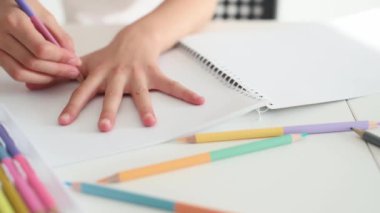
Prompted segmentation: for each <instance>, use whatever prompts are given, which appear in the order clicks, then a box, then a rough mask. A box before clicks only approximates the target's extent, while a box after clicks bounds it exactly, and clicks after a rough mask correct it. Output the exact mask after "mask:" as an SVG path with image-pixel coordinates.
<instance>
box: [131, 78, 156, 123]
mask: <svg viewBox="0 0 380 213" xmlns="http://www.w3.org/2000/svg"><path fill="white" fill-rule="evenodd" d="M131 81H132V85H131V91H130V93H131V95H132V98H133V101H134V103H135V105H136V108H137V110H138V112H139V114H140V118H141V120H142V122H143V124H144V125H145V126H148V127H150V126H153V125H154V124H155V123H156V117H155V115H154V112H153V107H152V102H151V99H150V94H149V88H148V85H147V83H146V81H145V79H144V77H143V76H141V75H140V76H139V75H136V76H134V78H133V79H131Z"/></svg>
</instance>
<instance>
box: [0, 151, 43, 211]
mask: <svg viewBox="0 0 380 213" xmlns="http://www.w3.org/2000/svg"><path fill="white" fill-rule="evenodd" d="M0 160H1V162H2V163H3V164H4V165H5V167H6V168H7V170H8V171H9V173H10V175H11V176H12V178H13V181H14V184H15V186H16V189H17V191H18V192H19V193H20V195H21V197H22V198H23V200H24V201H25V203H26V205H27V206H28V208H29V210H30V211H31V212H32V213H44V212H46V210H45V208H44V206H43V205H42V203H41V201H40V200H39V199H38V197H37V195H36V194H35V192H34V191H33V190H32V188H30V186H29V185H28V183H27V182H26V180H25V179H24V178H23V177H22V176H21V174H20V172H19V171H18V170H17V168H16V167H15V165H14V164H13V162H12V159H11V158H10V157H9V155H8V154H7V152H6V151H5V149H4V147H2V146H0Z"/></svg>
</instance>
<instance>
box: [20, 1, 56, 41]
mask: <svg viewBox="0 0 380 213" xmlns="http://www.w3.org/2000/svg"><path fill="white" fill-rule="evenodd" d="M16 2H17V4H18V6H19V7H20V9H21V10H22V11H24V12H25V13H26V14H27V15H28V16H29V18H30V20H31V21H32V23H33V25H34V27H35V28H36V29H37V30H38V32H40V33H41V35H42V36H43V37H44V38H45V39H46V40H48V41H50V42H51V43H53V44H55V45H57V46H59V47H60V46H61V45H59V43H58V42H57V40H56V39H55V38H54V36H53V35H52V34H51V33H50V31H49V30H48V28H47V27H46V26H45V24H44V23H42V21H41V20H40V19H39V18H38V17H37V16H36V15H35V14H34V13H33V10H32V8H30V7H29V6H28V4H27V3H26V2H25V1H24V0H16Z"/></svg>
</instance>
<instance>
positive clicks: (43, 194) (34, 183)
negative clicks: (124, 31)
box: [0, 123, 57, 212]
mask: <svg viewBox="0 0 380 213" xmlns="http://www.w3.org/2000/svg"><path fill="white" fill-rule="evenodd" d="M0 138H1V140H2V141H3V142H4V143H5V148H6V151H7V152H8V153H9V155H10V156H11V157H12V158H13V159H14V160H16V161H17V162H18V163H19V165H20V166H21V168H22V170H23V171H24V172H25V174H26V177H27V180H28V183H29V185H30V186H31V187H32V188H33V189H34V191H35V192H36V194H37V195H38V197H39V199H40V200H41V202H42V204H43V205H44V206H45V208H46V209H47V210H49V211H50V212H57V209H56V203H55V200H54V198H53V197H52V196H51V195H50V193H49V192H48V191H47V189H46V187H45V186H44V185H43V184H42V182H41V181H40V179H39V178H38V176H37V174H36V173H35V172H34V170H33V168H32V166H31V165H30V164H29V162H28V160H27V159H26V158H25V157H24V155H23V154H22V153H21V152H20V151H19V150H18V148H17V147H16V144H15V143H14V141H13V139H12V138H11V136H10V135H9V134H8V132H7V130H6V129H5V127H4V126H3V125H2V124H1V123H0Z"/></svg>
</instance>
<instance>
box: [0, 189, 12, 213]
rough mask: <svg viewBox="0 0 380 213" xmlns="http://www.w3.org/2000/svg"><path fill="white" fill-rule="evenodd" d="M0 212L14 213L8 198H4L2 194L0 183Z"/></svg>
mask: <svg viewBox="0 0 380 213" xmlns="http://www.w3.org/2000/svg"><path fill="white" fill-rule="evenodd" d="M0 212H1V213H14V212H15V211H14V210H13V208H12V206H11V204H10V203H9V201H8V198H7V197H5V194H4V192H3V187H2V183H1V182H0Z"/></svg>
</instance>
